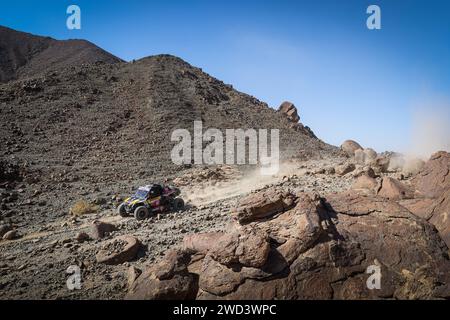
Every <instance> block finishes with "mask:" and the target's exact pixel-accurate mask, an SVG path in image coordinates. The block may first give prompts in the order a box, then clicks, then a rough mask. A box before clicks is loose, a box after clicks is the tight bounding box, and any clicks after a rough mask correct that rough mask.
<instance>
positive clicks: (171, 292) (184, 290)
mask: <svg viewBox="0 0 450 320" xmlns="http://www.w3.org/2000/svg"><path fill="white" fill-rule="evenodd" d="M189 261H190V254H189V253H188V252H187V251H180V250H169V251H168V252H167V253H166V255H165V257H164V258H163V260H161V261H160V262H159V263H157V264H155V265H154V266H151V267H150V268H148V269H147V270H145V271H144V272H143V273H142V274H141V275H140V276H138V277H137V279H136V280H135V281H134V282H133V283H132V284H131V287H130V289H129V292H128V294H127V295H126V297H125V299H127V300H191V299H195V297H196V295H197V292H198V275H196V274H193V273H190V272H189V271H188V269H187V264H188V263H189Z"/></svg>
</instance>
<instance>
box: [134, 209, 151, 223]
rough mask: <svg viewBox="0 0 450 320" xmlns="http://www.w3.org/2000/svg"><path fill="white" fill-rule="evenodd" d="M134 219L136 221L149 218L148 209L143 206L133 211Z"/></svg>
mask: <svg viewBox="0 0 450 320" xmlns="http://www.w3.org/2000/svg"><path fill="white" fill-rule="evenodd" d="M134 217H135V218H136V220H144V219H147V218H148V217H149V212H148V209H147V208H146V207H143V206H141V207H137V208H136V209H134Z"/></svg>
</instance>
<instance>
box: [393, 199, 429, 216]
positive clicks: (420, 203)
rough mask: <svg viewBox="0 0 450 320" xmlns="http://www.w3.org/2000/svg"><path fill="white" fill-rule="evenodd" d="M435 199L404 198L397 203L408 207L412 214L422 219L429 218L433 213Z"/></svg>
mask: <svg viewBox="0 0 450 320" xmlns="http://www.w3.org/2000/svg"><path fill="white" fill-rule="evenodd" d="M435 202H436V201H435V200H433V199H429V198H418V199H405V200H401V201H399V204H400V205H402V206H403V207H405V208H406V209H408V210H409V211H410V212H411V213H412V214H414V215H415V216H418V217H420V218H422V219H425V220H429V219H430V218H431V217H432V216H433V213H434V208H435V207H436V203H435Z"/></svg>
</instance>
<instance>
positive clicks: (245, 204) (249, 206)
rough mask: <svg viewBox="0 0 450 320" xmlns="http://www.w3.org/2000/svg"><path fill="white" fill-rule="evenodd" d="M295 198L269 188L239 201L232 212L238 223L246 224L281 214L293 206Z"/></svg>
mask: <svg viewBox="0 0 450 320" xmlns="http://www.w3.org/2000/svg"><path fill="white" fill-rule="evenodd" d="M294 201H295V196H294V195H293V194H292V193H290V192H289V191H286V190H282V189H277V188H271V189H268V190H265V191H264V192H260V193H252V194H250V195H248V196H247V197H245V198H243V199H241V200H240V201H239V203H238V206H237V208H235V209H234V210H233V211H232V216H233V218H234V219H236V220H237V221H239V223H248V222H251V221H254V220H258V219H262V218H266V217H269V216H272V215H274V214H276V213H279V212H283V211H285V210H288V209H290V208H292V207H293V206H294Z"/></svg>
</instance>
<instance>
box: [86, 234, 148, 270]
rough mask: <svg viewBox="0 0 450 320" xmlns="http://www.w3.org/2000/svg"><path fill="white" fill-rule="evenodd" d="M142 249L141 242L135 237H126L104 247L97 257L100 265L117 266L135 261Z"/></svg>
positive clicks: (111, 241)
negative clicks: (140, 248)
mask: <svg viewBox="0 0 450 320" xmlns="http://www.w3.org/2000/svg"><path fill="white" fill-rule="evenodd" d="M139 247H140V242H139V240H138V239H136V238H135V237H133V236H130V235H124V236H119V237H117V238H114V239H112V240H110V241H108V242H107V243H106V244H104V245H103V247H102V249H101V250H100V251H99V252H98V253H97V255H96V256H95V258H96V260H97V262H98V263H103V264H109V265H116V264H121V263H124V262H127V261H131V260H133V259H134V258H135V257H136V255H137V253H138V251H139Z"/></svg>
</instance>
